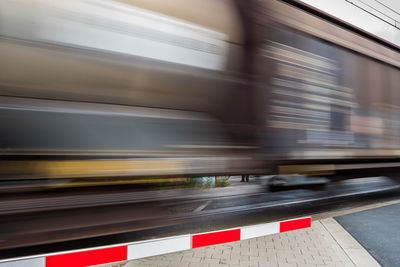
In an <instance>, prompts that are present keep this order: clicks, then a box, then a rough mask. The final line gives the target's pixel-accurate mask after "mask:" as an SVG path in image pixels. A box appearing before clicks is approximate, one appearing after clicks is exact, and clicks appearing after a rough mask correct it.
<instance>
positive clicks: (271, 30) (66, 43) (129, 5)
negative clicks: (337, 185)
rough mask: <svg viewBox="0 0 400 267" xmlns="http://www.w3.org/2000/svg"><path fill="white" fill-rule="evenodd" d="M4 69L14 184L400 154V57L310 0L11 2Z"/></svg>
mask: <svg viewBox="0 0 400 267" xmlns="http://www.w3.org/2000/svg"><path fill="white" fill-rule="evenodd" d="M0 61H1V65H0V70H1V71H0V95H1V97H0V103H1V104H0V123H1V125H2V127H1V132H0V154H1V157H2V158H1V160H2V163H1V164H2V168H1V170H0V176H1V177H2V178H3V179H8V180H9V179H47V178H71V177H85V178H90V177H137V176H163V175H165V176H176V175H189V176H197V175H204V174H207V175H216V174H267V173H276V172H277V171H280V172H282V173H285V172H286V173H299V172H304V173H331V172H333V171H335V170H338V169H354V168H357V169H360V168H367V167H368V166H369V167H368V168H370V167H371V166H374V167H396V166H397V158H398V155H399V154H400V149H399V148H400V136H399V132H400V131H399V128H400V121H399V119H400V117H399V115H400V114H399V113H400V110H399V107H400V98H399V89H400V88H399V86H400V85H399V84H400V78H399V67H400V54H399V48H398V47H397V46H395V45H393V44H390V43H387V42H385V41H383V40H380V39H378V38H377V37H374V36H372V35H370V34H368V33H365V32H363V31H362V30H360V29H357V28H355V27H352V26H351V25H347V24H346V23H344V22H342V21H339V20H337V19H335V18H332V17H330V16H328V15H326V14H324V13H322V12H320V11H317V10H315V9H313V8H311V7H309V6H306V5H304V4H301V3H299V2H297V1H277V0H273V1H241V0H221V1H212V0H207V1H205V0H201V1H200V0H190V1H184V0H173V1H172V0H170V1H161V0H152V1H142V0H120V1H110V0H72V1H50V0H34V1H31V0H30V1H27V0H18V1H2V2H1V3H0ZM367 163H368V164H367ZM371 163H374V164H375V165H371ZM399 165H400V164H399Z"/></svg>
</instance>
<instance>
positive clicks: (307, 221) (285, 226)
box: [279, 218, 311, 232]
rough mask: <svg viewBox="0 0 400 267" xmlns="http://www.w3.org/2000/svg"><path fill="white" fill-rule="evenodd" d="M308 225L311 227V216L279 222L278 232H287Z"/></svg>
mask: <svg viewBox="0 0 400 267" xmlns="http://www.w3.org/2000/svg"><path fill="white" fill-rule="evenodd" d="M308 227H311V218H304V219H297V220H292V221H286V222H280V223H279V228H280V229H279V232H287V231H292V230H297V229H302V228H308Z"/></svg>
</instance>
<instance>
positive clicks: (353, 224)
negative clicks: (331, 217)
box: [335, 204, 400, 266]
mask: <svg viewBox="0 0 400 267" xmlns="http://www.w3.org/2000/svg"><path fill="white" fill-rule="evenodd" d="M335 219H336V220H337V221H338V222H339V223H340V224H341V225H342V226H343V227H344V228H345V229H346V230H347V231H348V232H349V233H350V234H351V235H352V236H353V237H354V238H355V239H356V240H357V241H358V242H359V243H360V244H361V245H362V246H363V247H364V248H365V249H367V250H368V252H369V253H370V254H371V255H372V256H373V257H374V258H375V259H376V260H377V261H378V262H379V263H380V264H381V265H382V266H400V234H399V233H398V229H399V225H400V204H395V205H390V206H386V207H380V208H376V209H371V210H366V211H361V212H357V213H352V214H348V215H344V216H338V217H336V218H335Z"/></svg>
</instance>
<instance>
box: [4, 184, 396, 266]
mask: <svg viewBox="0 0 400 267" xmlns="http://www.w3.org/2000/svg"><path fill="white" fill-rule="evenodd" d="M399 192H400V185H399V184H398V183H397V182H396V181H393V180H390V179H384V178H374V179H371V178H370V179H358V180H353V181H345V182H342V183H333V184H330V185H328V186H326V188H325V189H324V190H292V191H287V192H273V193H271V192H268V190H266V189H265V186H262V185H257V184H253V185H244V186H232V187H226V188H216V189H207V190H166V191H159V192H155V191H148V192H136V193H135V192H112V193H103V194H99V193H97V194H88V195H81V196H79V194H75V195H73V196H72V195H69V196H68V195H61V196H59V197H56V196H42V197H40V196H37V198H36V199H27V198H25V199H9V200H5V201H4V202H2V203H1V206H0V207H1V208H0V209H1V213H0V214H1V215H0V229H1V237H2V238H1V241H0V249H1V250H0V257H2V258H4V257H9V256H10V255H14V256H15V255H17V256H21V255H24V252H25V251H30V253H31V252H32V250H33V251H35V250H38V251H39V252H49V251H52V250H54V249H56V248H57V246H61V247H62V249H66V248H68V246H71V248H72V247H73V248H76V247H85V246H86V245H87V246H89V245H90V246H93V245H102V244H106V243H107V242H113V243H120V242H127V241H135V240H141V239H143V238H149V237H162V236H167V235H173V234H182V233H185V232H187V231H191V232H196V231H199V232H201V231H210V230H215V229H218V228H219V227H220V228H226V227H235V226H237V225H246V224H256V223H260V222H267V221H274V220H280V219H285V218H290V217H299V216H305V215H318V214H321V213H325V212H327V211H335V210H340V209H346V208H348V207H355V206H363V205H367V204H371V203H376V202H379V201H387V200H393V199H397V198H398V196H399V194H398V193H399ZM63 201H66V202H65V203H64V202H63ZM84 201H87V202H85V203H84ZM24 203H25V204H26V205H25V206H24V205H23V204H24ZM57 207H58V208H57Z"/></svg>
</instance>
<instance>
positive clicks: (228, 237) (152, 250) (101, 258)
mask: <svg viewBox="0 0 400 267" xmlns="http://www.w3.org/2000/svg"><path fill="white" fill-rule="evenodd" d="M308 227H311V217H305V218H299V219H294V220H287V221H281V222H273V223H264V224H258V225H251V226H243V227H238V228H233V229H227V230H220V231H215V232H208V233H201V234H187V235H181V236H173V237H167V238H161V239H153V240H146V241H139V242H133V243H127V244H119V245H113V246H106V247H97V248H91V249H82V250H76V251H64V252H59V253H52V254H45V255H37V256H32V257H23V258H17V259H7V260H1V261H0V267H26V266H29V267H81V266H82V267H83V266H93V265H99V264H107V263H113V262H119V261H130V260H135V259H140V258H145V257H150V256H156V255H161V254H167V253H172V252H179V251H183V250H188V249H191V248H198V247H204V246H211V245H217V244H223V243H228V242H233V241H239V240H245V239H249V238H255V237H261V236H265V235H271V234H277V233H282V232H287V231H292V230H297V229H302V228H308Z"/></svg>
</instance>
